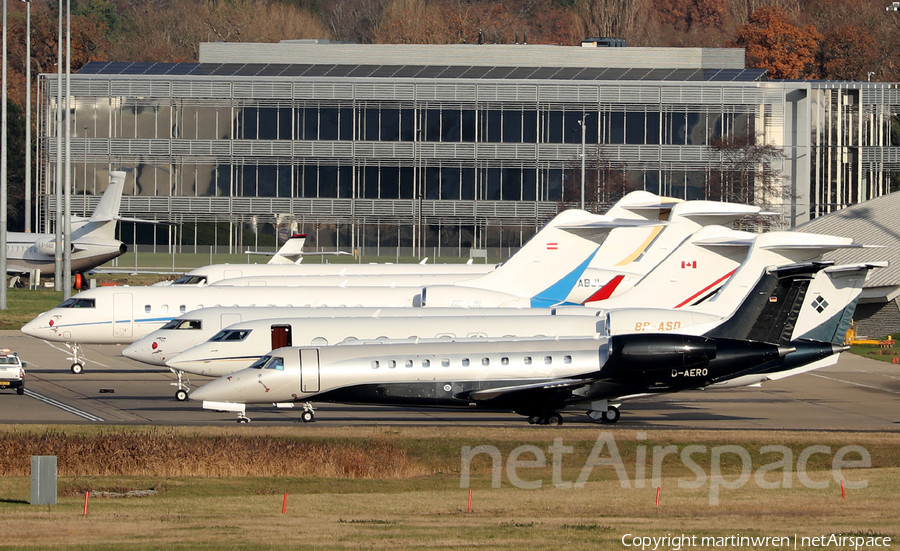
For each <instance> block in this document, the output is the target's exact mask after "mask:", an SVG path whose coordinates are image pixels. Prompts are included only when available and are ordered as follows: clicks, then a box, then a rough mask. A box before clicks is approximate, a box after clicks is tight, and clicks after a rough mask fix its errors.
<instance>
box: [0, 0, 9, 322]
mask: <svg viewBox="0 0 900 551" xmlns="http://www.w3.org/2000/svg"><path fill="white" fill-rule="evenodd" d="M2 81H3V82H2V86H3V93H2V96H0V101H2V102H3V106H2V108H0V272H2V273H3V285H2V286H0V287H2V288H0V310H6V266H7V264H6V226H7V213H6V193H7V186H6V175H7V170H6V149H7V145H8V144H9V140H8V139H7V138H8V133H7V128H6V126H7V120H6V85H7V82H6V0H3V71H2Z"/></svg>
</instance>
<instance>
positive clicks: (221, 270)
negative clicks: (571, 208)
mask: <svg viewBox="0 0 900 551" xmlns="http://www.w3.org/2000/svg"><path fill="white" fill-rule="evenodd" d="M679 202H681V200H680V199H670V198H662V197H659V196H658V195H654V194H652V193H649V192H646V191H634V192H631V193H629V194H627V195H626V196H625V197H623V198H622V199H621V200H619V201H618V202H616V204H614V205H613V206H612V207H610V209H609V211H607V213H606V216H608V217H610V218H620V219H628V220H645V221H646V220H659V219H663V218H665V217H666V216H668V213H669V211H670V210H671V209H672V208H673V206H674V205H676V204H678V203H679ZM544 237H547V236H542V237H541V239H544ZM535 239H538V237H537V236H535V237H533V238H532V241H534V240H535ZM546 241H547V242H548V243H554V244H555V246H556V248H557V250H558V249H559V247H560V245H561V244H560V243H559V242H555V241H553V239H552V238H549V237H548V238H547V239H546ZM563 247H564V246H563ZM307 254H312V253H307ZM516 254H519V253H516ZM426 260H427V259H426ZM496 267H497V266H496V265H493V264H472V263H471V260H470V261H469V263H466V264H427V263H426V262H425V261H424V260H423V261H422V262H420V263H418V264H299V263H293V264H288V263H279V264H278V265H272V264H212V265H209V266H203V267H201V268H197V269H195V270H191V271H190V272H188V273H186V274H185V275H184V276H182V277H180V278H178V279H177V280H175V281H174V282H172V283H171V284H173V285H194V286H199V285H209V284H212V283H215V282H217V281H220V280H223V279H237V278H246V277H271V276H319V275H328V276H354V275H411V274H423V275H425V274H457V275H471V276H473V277H475V276H480V275H484V274H486V273H489V272H492V271H493V270H494V269H495V268H496Z"/></svg>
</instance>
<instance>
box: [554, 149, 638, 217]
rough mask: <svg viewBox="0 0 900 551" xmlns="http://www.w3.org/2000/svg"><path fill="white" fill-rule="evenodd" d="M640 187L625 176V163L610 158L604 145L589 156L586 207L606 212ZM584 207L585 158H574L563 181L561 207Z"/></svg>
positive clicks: (586, 172)
mask: <svg viewBox="0 0 900 551" xmlns="http://www.w3.org/2000/svg"><path fill="white" fill-rule="evenodd" d="M637 188H638V186H636V185H635V184H634V183H633V182H631V181H630V180H629V179H628V177H627V176H626V175H625V164H624V163H622V162H619V161H616V160H614V159H613V158H612V157H610V156H609V155H608V154H607V153H606V151H604V149H603V146H602V145H600V146H597V148H596V149H595V152H594V154H593V155H591V153H590V151H588V153H587V155H586V156H585V171H584V209H585V210H586V211H588V212H593V213H597V214H600V213H603V212H606V210H607V209H608V208H609V207H610V205H612V204H613V203H615V202H616V201H618V200H619V199H621V198H622V197H623V196H625V194H627V193H628V192H630V191H634V190H636V189H637ZM572 208H581V158H580V157H577V158H575V159H573V160H572V164H571V165H570V168H569V170H567V171H566V179H565V181H564V182H563V198H562V201H561V202H560V204H559V209H560V210H565V209H572Z"/></svg>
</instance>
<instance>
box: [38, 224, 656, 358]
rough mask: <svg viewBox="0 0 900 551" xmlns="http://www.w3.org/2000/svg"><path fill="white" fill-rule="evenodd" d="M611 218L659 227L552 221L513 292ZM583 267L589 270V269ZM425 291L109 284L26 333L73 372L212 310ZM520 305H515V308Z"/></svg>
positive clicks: (578, 260) (346, 302)
mask: <svg viewBox="0 0 900 551" xmlns="http://www.w3.org/2000/svg"><path fill="white" fill-rule="evenodd" d="M598 221H604V222H606V223H608V224H610V225H614V224H616V223H621V224H628V225H633V226H637V225H641V224H648V223H650V224H655V223H656V222H648V221H646V220H644V221H639V220H616V219H610V218H609V217H607V216H603V215H594V214H590V213H587V212H584V211H578V210H570V211H565V212H563V213H561V214H559V215H558V216H556V217H555V218H554V219H553V220H551V221H550V222H548V223H547V224H546V225H545V226H544V228H542V230H541V231H540V232H538V234H537V235H536V236H535V238H534V239H532V240H531V241H529V242H528V243H526V244H525V246H524V247H522V249H520V250H519V251H518V252H517V253H516V254H515V255H513V257H512V258H511V259H510V262H511V261H512V260H513V259H521V260H517V262H514V263H512V266H517V265H518V264H521V263H522V262H525V263H526V264H527V265H528V267H529V271H528V277H527V278H523V277H522V274H521V273H517V272H516V271H514V269H513V267H512V266H511V267H508V268H507V267H506V265H504V266H503V267H501V268H498V269H497V271H495V272H493V273H494V274H499V273H503V274H506V275H505V277H506V279H507V281H508V287H509V288H510V289H516V288H517V287H519V286H529V285H532V283H533V282H534V281H540V282H542V283H541V285H542V286H543V287H548V286H549V285H551V284H552V283H553V282H555V281H556V280H558V279H560V278H562V277H569V276H570V273H571V272H572V271H573V270H577V269H579V268H580V267H581V266H583V265H584V262H583V259H585V258H588V257H590V256H591V255H592V254H593V253H594V252H596V250H597V247H598V244H597V243H596V242H594V241H591V240H589V239H584V238H581V237H577V236H575V235H572V234H571V233H569V232H568V231H566V230H563V229H560V226H569V227H571V226H576V225H578V224H579V223H591V224H596V223H597V222H598ZM545 240H552V241H553V242H554V243H559V244H560V246H561V247H562V248H563V249H564V250H565V252H566V253H567V254H565V255H562V256H561V255H558V254H556V253H555V252H550V251H547V250H546V249H545V246H544V241H545ZM581 269H583V268H581ZM420 293H421V287H390V286H384V287H302V288H300V287H298V288H291V287H280V288H278V287H259V288H257V287H247V288H242V289H236V288H233V287H214V286H201V287H197V286H192V285H171V286H167V287H155V286H150V287H104V288H99V289H91V290H89V291H84V292H82V293H79V294H77V295H75V296H74V297H72V298H71V299H69V300H67V301H65V302H63V303H62V304H60V305H59V306H57V307H56V308H54V309H52V310H50V311H48V312H45V313H43V314H41V315H39V316H37V317H36V318H35V319H34V320H32V321H31V322H29V323H27V324H26V325H25V326H24V327H23V328H22V332H24V333H25V334H28V335H31V336H36V337H38V338H42V339H46V340H52V341H56V342H63V343H66V344H67V346H69V347H70V349H71V350H72V354H73V355H72V358H71V359H72V362H73V363H72V365H71V369H72V371H73V372H74V373H81V372H82V371H83V369H84V362H83V360H82V358H81V355H80V344H81V343H93V344H130V343H132V342H134V341H135V340H136V339H138V338H140V337H142V336H144V335H146V334H147V333H149V332H151V331H154V330H156V329H158V328H159V327H161V326H162V325H164V324H165V323H166V322H168V321H170V320H171V319H172V318H173V317H175V316H177V315H180V314H183V313H185V312H187V311H189V310H196V309H198V308H202V307H204V306H298V307H300V306H377V307H387V306H391V307H395V306H396V307H408V306H420V305H421V298H420ZM509 306H514V305H509Z"/></svg>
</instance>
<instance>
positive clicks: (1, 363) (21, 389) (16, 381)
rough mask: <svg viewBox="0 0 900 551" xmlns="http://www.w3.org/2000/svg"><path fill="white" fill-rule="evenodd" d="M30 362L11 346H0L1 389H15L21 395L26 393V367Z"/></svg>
mask: <svg viewBox="0 0 900 551" xmlns="http://www.w3.org/2000/svg"><path fill="white" fill-rule="evenodd" d="M26 367H28V364H26V363H25V362H23V361H22V360H20V359H19V355H18V354H16V353H15V352H13V351H12V350H10V349H9V348H0V390H5V389H7V388H9V389H14V390H15V391H16V394H18V395H19V396H21V395H23V394H25V368H26Z"/></svg>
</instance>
